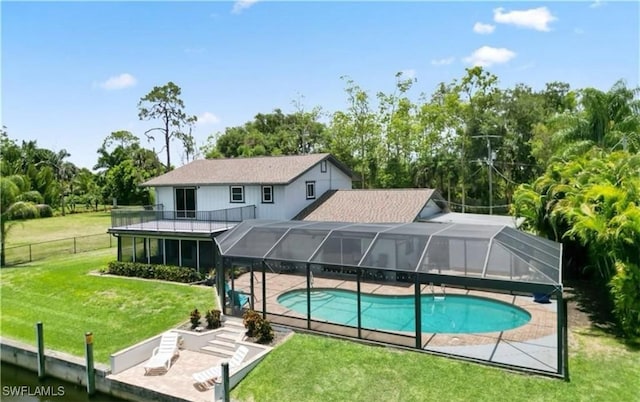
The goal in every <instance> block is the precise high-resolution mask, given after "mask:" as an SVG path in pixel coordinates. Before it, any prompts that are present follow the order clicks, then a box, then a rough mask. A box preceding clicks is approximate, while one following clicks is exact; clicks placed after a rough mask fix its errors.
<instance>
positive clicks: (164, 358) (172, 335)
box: [144, 332, 180, 374]
mask: <svg viewBox="0 0 640 402" xmlns="http://www.w3.org/2000/svg"><path fill="white" fill-rule="evenodd" d="M179 353H180V352H179V351H178V334H177V333H176V332H165V333H164V334H162V337H161V338H160V345H159V346H157V347H156V348H154V349H153V353H152V354H151V358H150V359H149V360H148V361H147V362H146V363H145V365H144V372H145V374H147V373H149V372H150V371H154V370H159V369H164V371H168V370H169V368H171V361H172V360H173V357H174V356H177V355H178V354H179Z"/></svg>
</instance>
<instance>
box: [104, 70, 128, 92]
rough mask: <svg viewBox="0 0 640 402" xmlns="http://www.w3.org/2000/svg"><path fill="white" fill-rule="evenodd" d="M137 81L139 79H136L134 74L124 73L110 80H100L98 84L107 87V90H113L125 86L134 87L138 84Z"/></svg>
mask: <svg viewBox="0 0 640 402" xmlns="http://www.w3.org/2000/svg"><path fill="white" fill-rule="evenodd" d="M137 82H138V80H136V77H134V76H133V75H131V74H129V73H123V74H120V75H116V76H113V77H110V78H109V79H108V80H106V81H103V82H100V83H98V84H97V85H98V86H99V87H100V88H102V89H106V90H107V91H112V90H116V89H124V88H129V87H132V86H134V85H136V83H137Z"/></svg>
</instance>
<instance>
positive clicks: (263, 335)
mask: <svg viewBox="0 0 640 402" xmlns="http://www.w3.org/2000/svg"><path fill="white" fill-rule="evenodd" d="M255 337H256V338H258V339H257V342H258V343H269V342H271V341H272V340H273V328H271V323H269V321H268V320H263V319H261V321H260V323H259V325H258V327H257V328H256V334H255Z"/></svg>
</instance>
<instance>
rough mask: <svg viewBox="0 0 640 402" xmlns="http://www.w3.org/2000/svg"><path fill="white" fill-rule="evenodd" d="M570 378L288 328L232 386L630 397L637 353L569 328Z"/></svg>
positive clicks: (243, 397) (364, 396) (480, 397)
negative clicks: (285, 335)
mask: <svg viewBox="0 0 640 402" xmlns="http://www.w3.org/2000/svg"><path fill="white" fill-rule="evenodd" d="M571 342H572V345H571V347H572V349H571V355H570V372H571V382H568V383H567V382H564V381H561V380H554V379H549V378H543V377H539V376H531V375H524V374H518V373H511V372H507V371H505V370H500V369H496V368H491V367H485V366H481V365H478V364H471V363H466V362H460V361H454V360H451V359H447V358H443V357H437V356H431V355H425V354H422V353H417V352H409V351H399V350H394V349H390V348H383V347H376V346H367V345H363V344H358V343H355V342H349V341H344V340H337V339H331V338H327V337H321V336H314V335H304V334H296V335H294V337H293V338H292V339H290V340H289V341H287V342H286V343H284V344H282V345H280V346H278V347H277V348H276V349H275V350H274V351H273V352H272V353H271V354H270V355H268V356H267V358H266V359H265V360H264V361H263V362H262V363H261V364H260V365H258V366H257V367H256V368H255V369H254V370H253V371H252V372H251V373H250V374H249V375H248V376H247V377H246V378H245V379H244V380H243V381H242V382H241V383H240V384H239V385H238V386H237V387H236V388H235V389H234V390H233V391H232V392H231V397H232V399H234V400H239V401H301V400H304V401H309V402H313V401H318V402H325V401H350V402H352V401H363V402H365V401H402V402H406V401H492V402H495V401H528V402H531V401H567V402H569V401H570V402H574V401H618V402H620V401H629V402H631V401H638V400H640V391H639V388H638V379H639V378H640V353H639V352H638V351H633V350H630V349H628V348H626V347H625V346H623V345H621V344H619V343H618V342H617V341H615V340H613V339H611V338H610V337H609V336H607V335H605V334H603V333H600V332H598V331H583V330H581V331H578V332H576V331H574V332H573V334H572V338H571Z"/></svg>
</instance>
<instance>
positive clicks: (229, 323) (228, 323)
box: [223, 319, 246, 332]
mask: <svg viewBox="0 0 640 402" xmlns="http://www.w3.org/2000/svg"><path fill="white" fill-rule="evenodd" d="M223 325H224V328H225V329H231V330H235V329H238V330H241V331H242V332H245V331H246V329H245V327H244V324H243V323H242V320H235V319H226V320H225V321H224V324H223Z"/></svg>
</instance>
